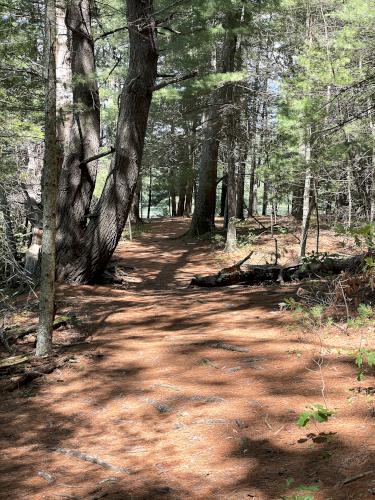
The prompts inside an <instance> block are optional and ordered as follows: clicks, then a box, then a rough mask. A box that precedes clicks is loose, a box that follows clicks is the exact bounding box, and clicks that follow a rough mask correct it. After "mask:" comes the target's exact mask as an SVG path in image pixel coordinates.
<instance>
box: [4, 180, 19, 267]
mask: <svg viewBox="0 0 375 500" xmlns="http://www.w3.org/2000/svg"><path fill="white" fill-rule="evenodd" d="M0 212H2V213H3V218H4V226H5V237H6V242H7V244H8V249H9V253H10V254H11V255H12V256H13V258H14V259H15V260H17V245H16V239H15V237H14V231H13V223H12V217H11V215H10V208H9V204H8V199H7V195H6V192H5V190H4V188H3V186H0Z"/></svg>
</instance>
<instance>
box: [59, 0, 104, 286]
mask: <svg viewBox="0 0 375 500" xmlns="http://www.w3.org/2000/svg"><path fill="white" fill-rule="evenodd" d="M65 22H66V26H67V29H68V31H69V32H70V33H71V49H72V50H71V68H72V78H73V120H72V123H71V129H70V134H69V144H68V145H67V146H66V148H65V149H66V151H65V156H64V162H63V165H62V171H61V175H60V183H59V193H58V200H57V203H58V206H57V267H58V276H59V278H62V277H63V276H64V274H65V266H66V265H68V264H69V263H70V262H71V261H72V259H74V257H75V256H77V255H79V254H80V252H81V245H82V239H83V237H84V233H85V229H86V225H87V217H88V215H89V209H90V203H91V199H92V194H93V191H94V187H95V181H96V173H97V167H98V160H94V161H90V162H88V163H85V162H84V160H88V159H90V158H92V157H93V156H95V155H97V154H98V150H99V142H100V102H99V91H98V85H97V81H96V74H95V73H96V67H95V53H94V40H93V37H92V34H91V12H90V0H72V2H69V3H68V5H67V10H66V18H65ZM61 134H62V133H61Z"/></svg>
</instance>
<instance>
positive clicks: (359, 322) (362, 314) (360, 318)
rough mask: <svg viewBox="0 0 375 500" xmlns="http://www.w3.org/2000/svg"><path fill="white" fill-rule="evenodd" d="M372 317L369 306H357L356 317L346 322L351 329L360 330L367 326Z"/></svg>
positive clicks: (371, 310)
mask: <svg viewBox="0 0 375 500" xmlns="http://www.w3.org/2000/svg"><path fill="white" fill-rule="evenodd" d="M373 317H374V310H373V308H372V307H371V306H370V305H367V304H359V306H358V309H357V316H356V317H355V318H350V319H349V320H348V326H349V327H351V328H362V327H364V326H368V325H369V323H370V322H371V320H372V319H373Z"/></svg>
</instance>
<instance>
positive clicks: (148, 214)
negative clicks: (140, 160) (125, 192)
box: [147, 165, 152, 219]
mask: <svg viewBox="0 0 375 500" xmlns="http://www.w3.org/2000/svg"><path fill="white" fill-rule="evenodd" d="M151 203H152V166H151V165H150V182H149V185H148V204H147V219H149V218H150V217H151Z"/></svg>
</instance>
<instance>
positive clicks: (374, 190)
mask: <svg viewBox="0 0 375 500" xmlns="http://www.w3.org/2000/svg"><path fill="white" fill-rule="evenodd" d="M372 105H373V102H372V100H371V99H370V100H369V105H368V108H369V109H371V107H372ZM369 119H370V131H371V137H372V148H371V180H370V222H374V219H375V123H374V119H373V113H372V109H371V111H369Z"/></svg>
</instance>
